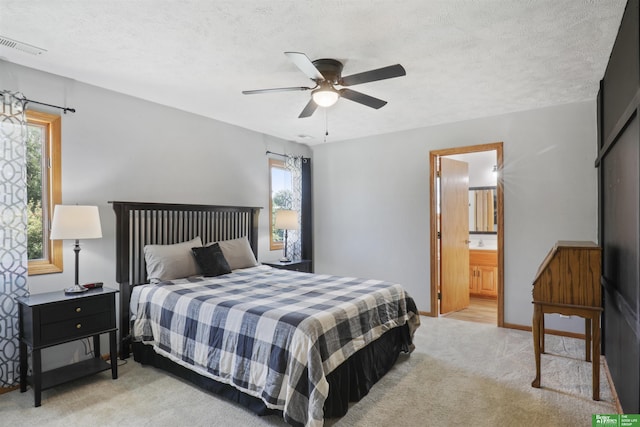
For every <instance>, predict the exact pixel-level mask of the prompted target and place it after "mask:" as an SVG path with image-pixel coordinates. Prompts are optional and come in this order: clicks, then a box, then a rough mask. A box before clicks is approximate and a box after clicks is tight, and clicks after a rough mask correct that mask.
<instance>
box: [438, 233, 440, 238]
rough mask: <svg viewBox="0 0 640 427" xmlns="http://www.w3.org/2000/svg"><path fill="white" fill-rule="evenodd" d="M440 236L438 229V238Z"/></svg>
mask: <svg viewBox="0 0 640 427" xmlns="http://www.w3.org/2000/svg"><path fill="white" fill-rule="evenodd" d="M439 238H440V232H439V231H438V239H439Z"/></svg>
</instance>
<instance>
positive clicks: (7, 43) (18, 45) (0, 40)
mask: <svg viewBox="0 0 640 427" xmlns="http://www.w3.org/2000/svg"><path fill="white" fill-rule="evenodd" d="M0 46H4V47H9V48H11V49H17V50H20V51H22V52H26V53H30V54H31V55H40V54H42V53H44V52H46V51H47V50H46V49H42V48H40V47H36V46H33V45H30V44H27V43H23V42H19V41H17V40H13V39H10V38H9V37H5V36H0Z"/></svg>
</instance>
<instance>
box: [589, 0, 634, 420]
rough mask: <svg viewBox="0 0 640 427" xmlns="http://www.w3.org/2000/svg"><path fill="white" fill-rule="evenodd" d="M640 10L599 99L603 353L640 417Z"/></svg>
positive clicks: (626, 26) (626, 402)
mask: <svg viewBox="0 0 640 427" xmlns="http://www.w3.org/2000/svg"><path fill="white" fill-rule="evenodd" d="M639 13H640V8H639V7H638V0H630V1H629V2H628V3H627V6H626V9H625V12H624V15H623V18H622V22H621V24H620V29H619V31H618V35H617V37H616V41H615V44H614V46H613V49H612V52H611V57H610V58H609V63H608V65H607V69H606V71H605V74H604V77H603V79H602V81H601V82H600V91H599V93H598V159H597V161H596V166H597V167H598V200H599V208H598V216H599V219H598V220H599V240H600V245H601V246H602V289H603V300H604V313H603V324H602V325H603V335H602V346H603V348H602V350H603V354H604V355H605V357H606V359H607V364H608V366H609V370H610V371H611V376H612V378H613V382H614V385H615V388H616V391H617V393H618V397H619V399H620V404H621V406H622V409H623V410H624V412H625V413H635V414H637V413H639V412H640V320H639V319H640V316H639V313H640V214H639V212H640V123H639V118H638V108H639V107H640V102H639V101H640V27H639V21H640V19H639V18H640V16H639Z"/></svg>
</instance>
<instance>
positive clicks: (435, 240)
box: [429, 142, 504, 326]
mask: <svg viewBox="0 0 640 427" xmlns="http://www.w3.org/2000/svg"><path fill="white" fill-rule="evenodd" d="M487 156H489V158H491V156H494V157H493V159H494V160H493V163H492V164H491V165H489V166H487V165H486V160H485V161H484V163H483V161H480V160H479V159H481V158H486V157H487ZM429 157H430V158H429V162H430V172H431V173H430V205H431V208H430V209H431V241H430V247H431V260H430V262H431V310H430V311H431V313H432V315H434V316H439V315H441V314H443V313H445V312H457V313H463V312H464V311H465V309H466V307H468V306H469V304H470V303H472V304H474V305H475V307H474V309H478V310H480V312H482V311H483V310H486V307H487V304H488V305H491V303H490V302H488V301H487V300H491V299H492V298H494V296H495V305H497V307H495V309H496V312H495V318H494V321H493V322H492V323H493V324H497V325H498V326H503V324H504V249H503V246H504V243H503V242H504V228H503V227H504V221H503V206H504V191H503V190H504V189H503V181H502V174H501V171H502V166H503V152H502V142H497V143H491V144H482V145H475V146H469V147H458V148H450V149H445V150H435V151H432V152H430V156H429ZM442 159H445V161H441V160H442ZM465 160H467V161H465ZM469 162H471V163H472V165H471V167H469V166H468V165H469ZM476 162H477V163H482V166H478V164H473V163H476ZM478 168H480V169H481V170H482V171H481V173H480V174H479V173H478ZM441 169H442V170H441ZM484 169H488V170H487V171H484ZM494 169H495V175H494V177H495V178H494V182H495V185H490V184H491V183H490V182H487V181H486V180H485V181H483V180H482V179H481V178H479V177H478V176H479V175H487V174H489V176H491V175H490V174H492V173H493V172H494ZM487 179H490V178H487ZM485 184H489V185H485ZM441 191H442V194H441ZM452 200H457V202H453V203H452ZM465 210H466V211H465ZM467 311H469V310H467ZM456 315H457V314H456ZM468 320H473V315H472V316H471V318H469V319H468Z"/></svg>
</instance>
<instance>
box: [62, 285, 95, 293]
mask: <svg viewBox="0 0 640 427" xmlns="http://www.w3.org/2000/svg"><path fill="white" fill-rule="evenodd" d="M88 290H89V289H87V288H85V287H84V286H80V285H73V286H71V287H69V288H65V290H64V293H65V294H81V293H82V292H87V291H88Z"/></svg>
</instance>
